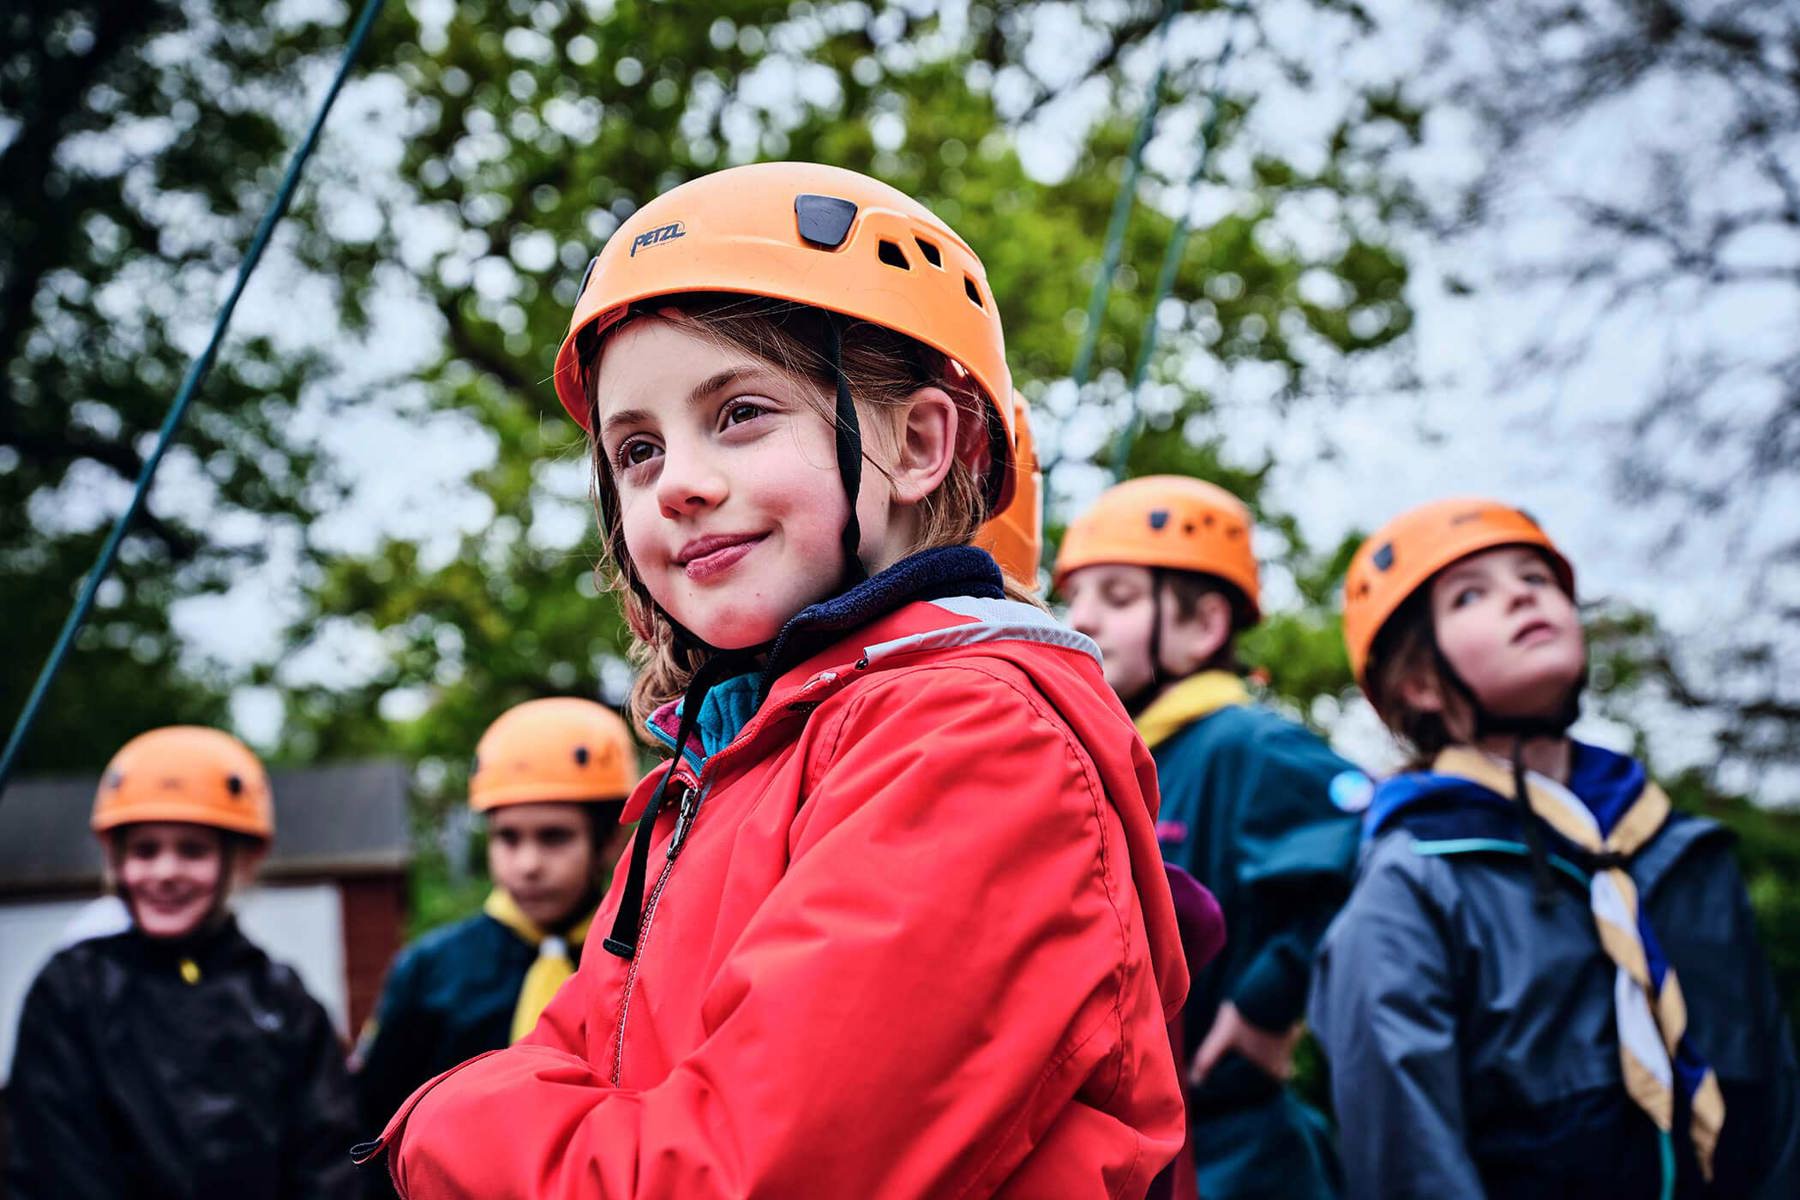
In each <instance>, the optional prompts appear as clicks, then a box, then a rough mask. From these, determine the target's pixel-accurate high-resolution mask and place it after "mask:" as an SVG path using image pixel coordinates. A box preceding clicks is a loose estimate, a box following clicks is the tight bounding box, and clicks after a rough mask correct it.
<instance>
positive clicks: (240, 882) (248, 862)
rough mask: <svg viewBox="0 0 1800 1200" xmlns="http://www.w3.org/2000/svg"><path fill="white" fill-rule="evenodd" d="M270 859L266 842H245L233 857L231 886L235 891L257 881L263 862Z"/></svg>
mask: <svg viewBox="0 0 1800 1200" xmlns="http://www.w3.org/2000/svg"><path fill="white" fill-rule="evenodd" d="M268 857H269V847H268V844H267V843H266V842H257V841H250V840H247V839H246V840H245V841H244V842H242V843H241V844H240V845H239V846H238V849H237V853H236V854H233V855H232V856H231V880H230V883H231V886H232V888H233V889H237V888H244V887H248V886H250V884H251V883H252V882H253V881H254V880H255V879H256V873H257V871H259V870H261V869H262V865H263V860H264V859H266V858H268Z"/></svg>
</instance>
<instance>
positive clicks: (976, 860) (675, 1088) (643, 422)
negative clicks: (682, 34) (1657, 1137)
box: [370, 163, 1187, 1198]
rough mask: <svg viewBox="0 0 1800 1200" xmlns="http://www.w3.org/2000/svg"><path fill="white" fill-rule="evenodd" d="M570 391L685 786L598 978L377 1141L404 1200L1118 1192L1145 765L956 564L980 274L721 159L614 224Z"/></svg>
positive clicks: (1143, 927) (1139, 1028)
mask: <svg viewBox="0 0 1800 1200" xmlns="http://www.w3.org/2000/svg"><path fill="white" fill-rule="evenodd" d="M556 382H557V390H558V393H559V395H560V396H561V398H562V401H563V403H564V405H565V406H566V407H567V408H568V410H569V412H570V414H571V415H572V416H573V417H574V418H575V419H576V421H577V422H579V423H580V424H581V426H582V427H583V428H584V429H585V430H587V432H588V434H589V436H590V438H591V440H592V444H593V451H594V464H595V487H596V496H597V500H598V508H599V512H600V518H601V523H602V531H603V533H604V535H605V537H606V539H607V542H608V546H609V549H610V551H611V557H612V562H613V567H614V569H615V571H616V574H617V583H618V587H619V590H620V591H621V592H622V593H623V595H624V598H625V604H626V608H627V613H628V616H629V619H630V622H631V626H632V628H633V630H634V631H635V632H636V634H637V635H638V637H639V639H640V644H639V646H638V651H639V655H640V660H641V666H642V670H641V672H640V675H639V678H638V681H637V684H636V687H635V691H634V694H633V698H632V701H633V713H634V716H635V717H636V718H637V719H638V720H640V721H641V722H643V724H644V725H645V727H646V728H647V729H648V730H649V732H650V733H651V734H652V735H653V736H654V737H655V738H657V739H659V740H660V741H661V742H662V743H663V744H664V745H666V746H668V747H669V749H670V751H671V753H672V754H673V757H672V759H671V761H670V762H669V763H667V764H666V765H665V766H664V767H663V768H662V769H660V770H658V771H655V772H653V773H652V774H651V775H650V776H649V777H648V778H647V779H645V780H644V782H643V783H642V784H641V785H640V786H639V787H638V789H637V791H636V792H635V793H634V794H633V795H632V797H631V799H630V801H629V802H628V804H627V808H626V817H627V819H634V818H636V819H640V823H639V825H638V833H637V837H636V840H635V842H634V845H633V848H632V851H631V853H630V854H629V855H628V856H627V859H626V861H625V862H623V863H621V869H620V870H619V871H617V872H616V874H615V876H614V882H613V884H612V887H611V888H610V890H609V892H608V894H607V896H606V899H605V900H604V902H603V903H602V904H601V907H600V912H599V914H598V917H597V918H596V921H595V924H594V928H595V930H596V931H597V932H604V933H605V935H606V936H605V939H604V942H603V945H604V950H603V951H601V950H590V952H589V953H588V954H586V955H585V956H584V957H583V959H582V963H581V969H580V971H579V972H577V974H576V975H575V977H574V978H573V979H572V980H571V981H570V982H569V984H567V985H566V986H565V987H564V988H563V990H562V991H561V992H560V993H559V994H558V996H557V998H556V999H555V1000H554V1001H553V1002H552V1003H551V1005H550V1007H549V1008H548V1009H547V1010H546V1011H545V1013H544V1017H543V1019H542V1020H541V1021H540V1023H539V1024H538V1027H537V1029H536V1031H535V1032H534V1033H532V1034H531V1035H530V1036H529V1037H527V1038H526V1039H525V1040H524V1041H523V1042H521V1043H520V1044H518V1045H516V1046H513V1047H512V1048H510V1049H507V1050H501V1051H496V1052H494V1053H492V1054H489V1055H486V1056H484V1057H481V1058H477V1059H473V1060H471V1061H469V1062H467V1063H465V1064H463V1065H462V1066H461V1067H458V1068H456V1069H455V1070H453V1071H450V1072H447V1073H446V1074H444V1075H442V1076H439V1077H438V1078H437V1079H435V1080H433V1081H432V1082H430V1083H428V1084H426V1085H425V1086H424V1087H423V1088H421V1089H419V1091H418V1092H416V1093H414V1095H413V1096H412V1098H411V1099H410V1100H408V1101H407V1103H406V1104H405V1105H404V1106H403V1107H402V1108H401V1109H400V1111H399V1112H398V1113H396V1114H395V1116H394V1118H393V1119H392V1121H390V1122H389V1124H388V1127H387V1130H386V1131H385V1133H384V1134H383V1136H382V1139H381V1140H380V1142H378V1143H376V1144H375V1145H374V1146H371V1147H370V1153H373V1152H375V1151H376V1150H379V1149H380V1148H382V1147H384V1146H385V1147H386V1148H387V1149H388V1150H389V1162H390V1169H391V1170H392V1173H393V1176H394V1180H395V1183H396V1185H397V1186H398V1188H399V1190H400V1192H401V1194H402V1195H404V1196H412V1197H425V1196H482V1197H488V1198H499V1197H524V1196H533V1197H564V1196H567V1197H574V1196H583V1197H615V1198H616V1197H628V1196H630V1197H676V1196H679V1197H684V1198H693V1197H712V1196H732V1197H749V1196H781V1197H793V1196H818V1197H832V1196H844V1197H859V1198H861V1197H919V1196H962V1197H981V1196H1057V1197H1084V1196H1094V1197H1103V1196H1104V1197H1123V1196H1131V1197H1138V1196H1142V1195H1143V1194H1144V1191H1145V1189H1146V1188H1147V1186H1148V1185H1149V1181H1150V1179H1151V1177H1152V1176H1154V1175H1155V1174H1156V1172H1157V1170H1158V1169H1159V1168H1160V1167H1161V1166H1162V1165H1163V1164H1164V1163H1165V1162H1167V1161H1168V1160H1169V1159H1170V1158H1171V1157H1172V1156H1173V1155H1174V1154H1175V1152H1176V1150H1177V1148H1178V1147H1179V1146H1180V1144H1181V1139H1182V1102H1181V1090H1180V1086H1179V1084H1178V1082H1177V1078H1176V1072H1175V1065H1174V1062H1173V1056H1172V1054H1171V1052H1170V1048H1169V1040H1168V1035H1167V1033H1166V1031H1165V1022H1166V1021H1167V1020H1168V1019H1170V1018H1171V1017H1172V1016H1173V1015H1174V1014H1175V1012H1176V1011H1177V1009H1178V1007H1179V1005H1180V1002H1181V1000H1182V997H1183V995H1184V993H1185V991H1186V986H1187V979H1186V971H1185V968H1184V967H1183V965H1182V958H1181V948H1180V944H1179V940H1178V935H1177V931H1176V925H1175V918H1174V913H1173V910H1172V908H1171V905H1170V899H1169V891H1168V885H1167V883H1166V882H1165V879H1164V876H1163V872H1162V866H1161V861H1160V857H1159V854H1158V850H1157V845H1156V838H1155V831H1154V818H1155V808H1156V786H1155V776H1154V772H1153V767H1152V764H1151V761H1150V758H1149V755H1148V754H1147V753H1146V752H1145V750H1144V748H1143V744H1142V742H1140V741H1139V740H1138V738H1137V736H1136V734H1135V733H1134V732H1133V730H1132V726H1131V722H1130V719H1129V718H1128V717H1127V716H1126V715H1125V712H1124V711H1123V710H1122V709H1121V708H1120V707H1119V706H1118V704H1117V702H1116V701H1115V700H1114V699H1113V697H1112V694H1111V692H1110V690H1109V689H1108V688H1107V687H1106V686H1105V681H1104V679H1103V678H1102V677H1101V674H1100V669H1099V663H1098V661H1097V652H1096V651H1095V648H1094V646H1093V643H1092V642H1090V641H1089V640H1088V639H1087V638H1085V637H1083V636H1081V635H1079V634H1076V633H1073V632H1071V631H1070V630H1068V629H1065V628H1063V627H1061V626H1058V625H1056V624H1055V623H1054V622H1052V621H1051V620H1050V618H1049V617H1048V616H1047V615H1046V614H1045V613H1044V612H1043V610H1042V609H1041V608H1039V607H1037V606H1036V605H1034V604H1031V603H1026V602H1024V601H1023V600H1021V599H1009V598H1008V596H1007V585H1006V584H1005V582H1004V581H1003V578H1002V576H1001V574H1000V572H999V571H998V570H997V569H996V567H995V565H994V562H993V560H992V559H991V558H990V557H989V556H988V555H987V553H986V552H984V551H981V550H978V549H974V548H972V547H970V546H969V544H968V543H969V541H970V539H971V537H972V536H973V535H974V534H975V533H976V531H977V529H978V527H979V526H980V525H981V523H982V521H983V520H984V519H985V518H987V517H989V516H990V515H992V514H993V513H995V512H997V511H999V510H1000V509H1002V508H1003V507H1004V506H1005V505H1006V503H1007V502H1008V500H1009V498H1010V497H1011V494H1012V492H1013V491H1014V489H1015V482H1016V481H1015V472H1014V464H1013V461H1012V458H1013V454H1012V446H1013V439H1012V437H1011V434H1012V428H1011V426H1012V422H1013V420H1014V416H1013V413H1012V405H1011V404H1010V402H1009V401H1010V398H1011V387H1010V379H1009V376H1008V373H1007V368H1006V363H1005V356H1004V347H1003V344H1002V340H1001V332H1000V324H999V319H998V317H997V315H996V314H995V310H994V298H993V296H992V294H991V293H990V292H989V290H988V286H987V281H986V277H985V273H984V272H983V270H982V267H981V264H980V262H979V260H977V259H976V257H975V255H974V254H973V253H972V252H971V251H970V250H969V248H968V247H967V246H966V245H964V243H963V242H962V241H961V239H959V238H958V237H957V236H956V234H955V233H953V232H952V231H951V230H950V229H949V227H948V226H946V225H944V224H943V223H942V222H941V221H939V220H938V219H937V218H936V217H934V216H933V215H932V214H931V213H930V212H928V211H927V210H926V209H924V208H923V207H921V206H920V205H919V204H917V203H915V202H913V201H912V200H910V199H908V198H907V197H905V196H903V195H901V194H900V193H899V192H896V191H894V190H893V189H892V188H888V187H886V186H884V185H882V184H880V183H877V182H876V181H874V180H872V179H868V178H866V177H864V176H861V175H857V174H855V173H852V172H849V171H843V170H838V169H835V168H830V167H823V166H816V165H810V164H800V163H778V164H762V165H757V166H747V167H738V168H734V169H732V170H728V171H723V172H720V173H718V174H715V175H712V176H708V177H705V178H702V179H699V180H696V181H694V182H692V183H689V184H687V185H685V186H682V187H679V188H677V189H675V190H674V191H672V192H669V193H667V194H666V195H664V196H662V197H660V198H658V199H656V200H655V201H652V202H651V203H650V204H648V205H646V206H645V207H644V208H642V209H640V210H639V211H638V212H637V213H636V214H635V215H634V216H632V217H631V219H629V220H628V221H626V222H625V224H624V225H622V226H621V227H620V228H619V230H618V231H617V232H616V233H615V234H614V235H613V237H612V239H611V240H610V241H609V242H608V244H607V245H606V247H605V249H604V251H603V252H602V254H601V255H600V256H599V258H597V259H596V260H595V261H594V263H593V264H592V265H591V266H590V267H589V269H588V273H587V277H586V278H585V279H584V280H583V281H582V288H581V293H580V298H579V300H578V301H577V303H576V309H575V317H574V321H573V323H572V325H571V327H570V331H569V335H568V337H567V339H566V340H565V341H564V343H563V346H562V350H561V353H560V354H559V355H558V358H557V371H556ZM677 751H678V752H677Z"/></svg>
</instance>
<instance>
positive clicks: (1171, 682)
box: [1056, 475, 1370, 1200]
mask: <svg viewBox="0 0 1800 1200" xmlns="http://www.w3.org/2000/svg"><path fill="white" fill-rule="evenodd" d="M1251 524H1252V522H1251V518H1250V513H1249V510H1248V509H1246V508H1245V507H1244V505H1243V504H1242V503H1241V502H1240V501H1239V500H1238V499H1237V498H1236V497H1234V496H1232V495H1231V494H1230V493H1229V492H1226V491H1225V490H1224V489H1222V488H1219V487H1215V486H1214V485H1212V484H1209V483H1204V482H1202V481H1200V480H1197V479H1188V478H1183V477H1179V476H1170V475H1161V476H1151V477H1148V478H1144V479H1134V480H1131V481H1130V482H1127V483H1123V484H1120V485H1118V486H1117V487H1115V488H1112V489H1111V490H1109V491H1108V492H1106V493H1105V494H1104V495H1103V496H1101V498H1100V499H1099V501H1098V502H1096V503H1095V505H1094V507H1093V508H1092V509H1091V510H1089V511H1088V512H1087V513H1086V514H1084V515H1083V516H1082V517H1081V518H1079V519H1078V520H1076V521H1075V522H1074V523H1073V524H1071V525H1070V526H1069V530H1068V533H1067V536H1066V537H1065V538H1064V540H1063V544H1062V550H1061V553H1060V554H1059V555H1058V556H1057V560H1056V581H1057V586H1058V587H1059V588H1060V589H1061V590H1062V592H1063V594H1064V596H1066V597H1067V599H1068V601H1069V622H1070V624H1071V625H1073V626H1074V627H1075V628H1076V629H1078V630H1080V631H1081V632H1083V633H1086V634H1088V635H1089V636H1090V637H1092V638H1094V640H1095V641H1096V642H1098V643H1099V644H1100V648H1101V650H1102V653H1103V655H1104V659H1105V665H1106V678H1107V682H1108V683H1110V684H1111V685H1112V687H1113V688H1114V690H1115V691H1117V692H1118V693H1119V696H1120V698H1121V699H1122V700H1124V702H1125V705H1126V707H1127V709H1129V710H1130V711H1131V712H1132V713H1133V715H1134V716H1135V717H1136V719H1137V726H1138V730H1139V732H1140V733H1142V734H1143V737H1144V741H1145V742H1146V743H1147V744H1148V745H1149V746H1150V749H1151V752H1152V753H1153V754H1154V755H1155V757H1156V768H1157V777H1158V783H1159V786H1160V787H1161V790H1162V797H1163V803H1162V811H1161V814H1160V817H1159V819H1158V821H1157V836H1158V838H1159V840H1160V842H1161V844H1162V850H1163V855H1164V858H1165V859H1166V860H1167V861H1168V862H1170V863H1172V864H1174V865H1176V866H1179V867H1182V868H1184V869H1185V870H1187V871H1189V872H1191V873H1192V874H1193V876H1194V877H1195V878H1196V879H1198V880H1199V881H1200V882H1201V883H1202V884H1204V885H1205V886H1206V887H1207V888H1208V889H1210V890H1211V891H1212V893H1213V894H1214V895H1215V896H1216V897H1217V898H1218V901H1219V904H1220V905H1221V907H1222V908H1223V910H1224V916H1225V928H1226V935H1227V940H1226V944H1225V949H1224V953H1223V954H1222V955H1220V956H1219V958H1218V959H1217V960H1216V961H1215V962H1213V963H1212V964H1211V965H1210V966H1209V967H1208V968H1206V969H1205V970H1201V971H1197V972H1196V974H1195V976H1194V982H1193V988H1192V991H1191V992H1190V994H1189V999H1188V1005H1187V1010H1186V1013H1185V1022H1186V1032H1187V1041H1188V1045H1187V1046H1186V1053H1185V1055H1184V1061H1186V1062H1187V1063H1188V1064H1189V1070H1188V1076H1189V1085H1190V1090H1189V1093H1188V1100H1189V1110H1190V1119H1191V1123H1192V1140H1193V1151H1194V1158H1195V1164H1196V1167H1197V1169H1198V1175H1199V1188H1200V1194H1201V1195H1202V1196H1205V1197H1208V1198H1209V1200H1210V1198H1221V1197H1223V1198H1229V1197H1233V1196H1256V1197H1320V1196H1329V1195H1331V1194H1332V1193H1333V1191H1334V1190H1335V1182H1334V1181H1335V1177H1336V1168H1335V1163H1334V1155H1333V1152H1332V1149H1331V1146H1330V1142H1329V1139H1328V1138H1327V1137H1326V1136H1325V1133H1324V1128H1323V1118H1322V1117H1321V1116H1320V1115H1319V1114H1318V1113H1317V1112H1315V1111H1314V1110H1312V1109H1311V1108H1309V1107H1308V1106H1306V1105H1305V1104H1303V1103H1302V1102H1301V1101H1300V1100H1299V1099H1298V1098H1296V1097H1295V1096H1294V1095H1292V1093H1291V1092H1289V1091H1288V1089H1287V1088H1286V1087H1284V1086H1283V1085H1284V1084H1285V1082H1286V1080H1287V1078H1288V1076H1289V1075H1290V1074H1291V1072H1292V1054H1293V1046H1294V1042H1295V1041H1296V1039H1297V1037H1298V1021H1299V1018H1300V1014H1301V1009H1302V1008H1303V1006H1304V1005H1305V1000H1306V986H1307V973H1308V970H1309V967H1310V964H1311V961H1312V956H1313V949H1314V946H1315V944H1316V943H1317V941H1318V938H1319V936H1320V935H1321V934H1322V933H1323V932H1324V930H1325V926H1326V924H1327V922H1329V921H1330V920H1331V917H1332V915H1333V914H1334V913H1335V912H1336V911H1337V907H1338V905H1339V904H1340V903H1342V901H1343V898H1344V896H1345V895H1346V894H1347V893H1348V891H1349V885H1350V874H1351V871H1352V869H1353V866H1354V861H1355V854H1356V839H1357V832H1356V831H1357V819H1356V817H1355V816H1354V815H1353V811H1354V810H1355V809H1356V808H1357V807H1359V806H1360V805H1361V804H1363V803H1364V802H1366V800H1367V797H1368V793H1369V789H1370V785H1369V781H1368V778H1367V777H1366V776H1365V775H1363V773H1362V772H1361V771H1359V770H1357V769H1356V768H1355V767H1353V766H1352V765H1351V764H1350V763H1348V762H1346V761H1344V760H1343V759H1342V758H1340V757H1338V756H1337V755H1336V754H1334V753H1332V751H1331V750H1330V748H1329V747H1327V746H1326V745H1325V744H1324V743H1323V742H1322V741H1320V740H1319V739H1318V738H1317V737H1315V736H1313V735H1312V734H1311V733H1309V732H1307V731H1306V730H1305V729H1303V728H1301V727H1300V726H1298V725H1296V724H1294V723H1293V722H1292V721H1289V720H1287V719H1286V718H1284V717H1281V716H1279V715H1277V714H1276V713H1274V712H1272V711H1270V710H1269V709H1267V708H1264V707H1262V706H1260V705H1257V704H1255V703H1253V702H1252V700H1251V697H1250V694H1249V692H1248V691H1247V690H1246V689H1245V687H1244V683H1243V680H1242V679H1241V678H1240V677H1239V675H1238V673H1237V671H1236V670H1235V663H1236V656H1235V653H1234V644H1235V639H1236V637H1237V634H1238V633H1239V632H1240V631H1241V630H1243V629H1244V628H1247V627H1248V626H1250V625H1252V624H1254V623H1255V622H1256V621H1257V620H1258V619H1259V608H1258V599H1259V588H1258V582H1259V581H1258V573H1257V564H1256V559H1255V557H1254V555H1253V554H1252V552H1251V546H1250V530H1251Z"/></svg>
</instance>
